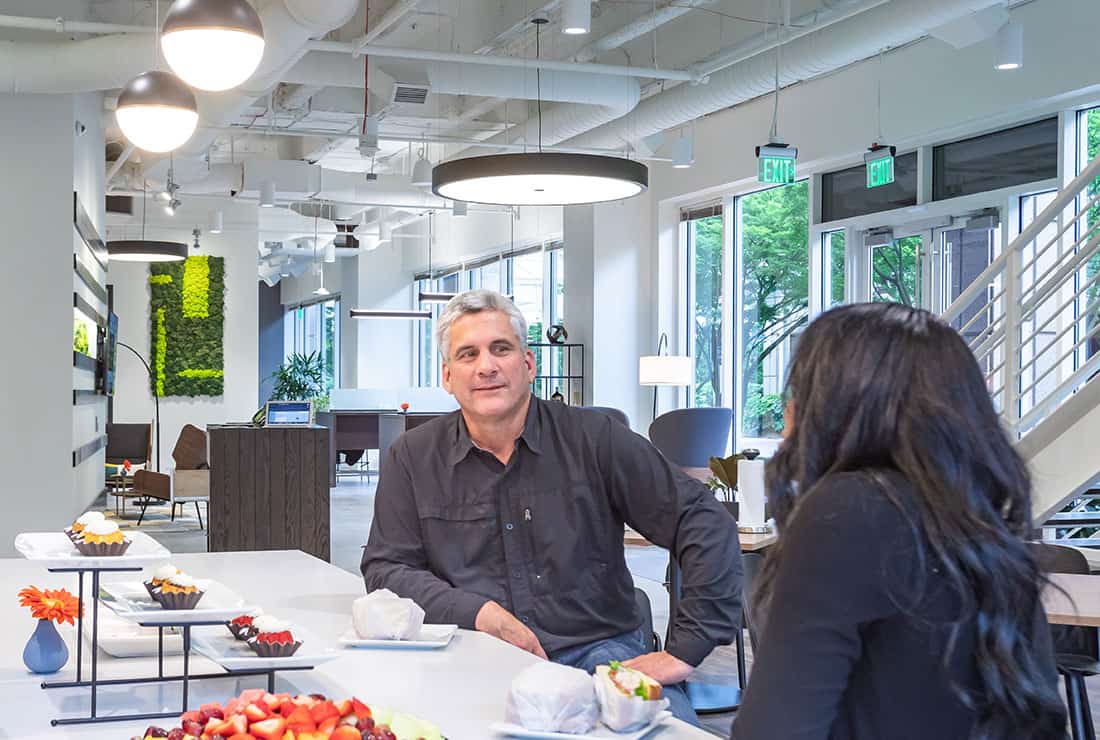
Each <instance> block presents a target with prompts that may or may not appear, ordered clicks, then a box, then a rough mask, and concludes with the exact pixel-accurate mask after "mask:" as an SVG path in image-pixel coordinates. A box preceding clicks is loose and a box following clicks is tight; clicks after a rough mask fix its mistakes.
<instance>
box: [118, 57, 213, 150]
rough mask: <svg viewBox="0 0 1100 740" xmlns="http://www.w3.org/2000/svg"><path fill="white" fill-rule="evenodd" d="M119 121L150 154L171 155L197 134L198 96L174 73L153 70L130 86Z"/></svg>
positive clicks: (120, 104)
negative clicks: (170, 153)
mask: <svg viewBox="0 0 1100 740" xmlns="http://www.w3.org/2000/svg"><path fill="white" fill-rule="evenodd" d="M115 120H117V121H118V125H119V128H121V129H122V133H123V134H125V135H126V138H127V139H129V140H130V142H131V143H132V144H133V145H134V146H136V147H137V148H139V149H144V150H145V151H147V152H170V151H172V150H173V149H175V148H177V147H179V146H180V145H182V144H183V143H184V142H186V141H187V140H188V139H190V138H191V134H193V133H195V127H196V126H197V125H198V122H199V109H198V105H197V104H196V103H195V94H194V93H192V92H191V89H190V88H188V87H187V85H185V84H183V81H182V80H180V78H178V77H176V76H175V75H174V74H172V73H170V72H160V71H157V70H153V71H150V72H145V73H144V74H140V75H138V76H137V77H135V78H134V79H132V80H130V81H129V82H128V83H126V87H124V88H123V89H122V94H121V95H119V96H118V105H117V107H116V108H115Z"/></svg>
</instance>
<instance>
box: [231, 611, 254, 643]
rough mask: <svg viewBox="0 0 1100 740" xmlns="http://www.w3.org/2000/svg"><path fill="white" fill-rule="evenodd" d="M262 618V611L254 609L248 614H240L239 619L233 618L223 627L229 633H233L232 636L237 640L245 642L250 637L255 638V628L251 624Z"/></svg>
mask: <svg viewBox="0 0 1100 740" xmlns="http://www.w3.org/2000/svg"><path fill="white" fill-rule="evenodd" d="M262 616H263V610H262V609H256V610H255V611H251V612H249V613H248V614H242V615H241V616H239V617H234V618H233V619H231V620H229V621H228V622H226V623H225V626H226V627H228V628H229V631H230V632H232V633H233V636H234V637H236V638H237V639H238V640H247V639H248V638H250V637H255V636H256V628H255V627H253V625H252V623H253V622H254V621H255V620H256V619H257V618H258V617H262Z"/></svg>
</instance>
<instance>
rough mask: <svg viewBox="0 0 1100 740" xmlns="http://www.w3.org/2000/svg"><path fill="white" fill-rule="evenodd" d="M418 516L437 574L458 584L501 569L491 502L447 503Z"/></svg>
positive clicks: (497, 523)
mask: <svg viewBox="0 0 1100 740" xmlns="http://www.w3.org/2000/svg"><path fill="white" fill-rule="evenodd" d="M419 516H420V528H421V533H422V535H423V538H424V542H425V551H426V553H427V556H428V563H429V565H430V567H431V569H432V572H434V573H435V574H436V575H439V576H442V577H443V578H445V579H446V580H448V581H450V583H451V584H452V585H453V586H458V587H460V588H461V587H464V586H465V587H469V586H471V585H473V583H475V582H478V581H481V580H482V579H484V578H485V576H486V575H487V574H488V573H491V572H494V571H495V570H499V569H500V563H501V562H502V561H503V559H504V558H503V552H502V547H501V541H500V518H499V516H498V514H497V507H496V506H494V505H493V504H492V503H486V502H483V503H462V504H447V505H443V506H436V507H431V508H426V509H421V511H420V514H419ZM502 572H503V571H502Z"/></svg>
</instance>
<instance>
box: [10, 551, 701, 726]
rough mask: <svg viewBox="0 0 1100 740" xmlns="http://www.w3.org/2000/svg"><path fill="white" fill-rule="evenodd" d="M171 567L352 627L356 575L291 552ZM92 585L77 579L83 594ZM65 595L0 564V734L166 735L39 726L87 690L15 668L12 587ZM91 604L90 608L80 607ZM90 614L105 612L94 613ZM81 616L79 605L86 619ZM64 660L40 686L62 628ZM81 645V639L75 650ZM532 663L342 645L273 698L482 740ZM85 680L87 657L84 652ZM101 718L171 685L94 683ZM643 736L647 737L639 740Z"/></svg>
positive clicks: (469, 644) (203, 692) (19, 566)
mask: <svg viewBox="0 0 1100 740" xmlns="http://www.w3.org/2000/svg"><path fill="white" fill-rule="evenodd" d="M172 562H173V564H175V565H178V566H179V567H180V568H182V569H183V570H185V571H187V572H188V573H191V574H192V575H194V576H196V577H199V578H215V579H217V580H219V581H221V582H222V583H224V584H226V585H227V586H229V587H230V588H232V589H233V590H234V591H236V592H237V593H239V594H240V595H241V596H242V597H244V598H245V599H247V600H248V601H250V602H254V603H256V604H259V605H260V606H262V607H263V608H264V610H265V611H266V612H267V613H268V614H272V615H275V616H277V617H280V618H284V619H286V620H288V621H290V622H291V623H293V624H298V625H301V626H302V627H305V628H306V629H308V630H309V631H310V632H312V633H313V634H315V635H318V636H322V637H323V639H326V641H329V642H331V644H332V645H333V646H337V647H338V645H337V642H336V640H337V638H338V637H339V635H340V634H341V633H343V631H344V630H345V629H346V628H347V627H348V625H349V624H350V622H351V604H352V601H354V600H355V599H356V598H358V597H359V596H361V595H362V594H363V593H364V587H363V581H362V579H361V578H359V577H358V576H355V575H352V574H351V573H348V572H347V571H344V570H341V569H340V568H337V567H335V566H333V565H330V564H328V563H326V562H324V561H321V560H318V559H316V558H314V557H311V556H309V555H306V554H305V553H302V552H299V551H296V550H295V551H279V552H243V553H203V554H192V555H176V556H174V557H173V558H172ZM134 577H135V574H133V573H130V574H126V573H123V574H113V575H111V574H105V575H104V576H103V578H104V580H109V579H110V580H133V579H134ZM90 581H91V578H90V577H89V576H86V577H85V589H86V590H88V589H90V587H91V585H90ZM28 585H35V586H38V587H39V588H67V589H68V590H69V591H71V592H72V593H74V594H75V593H76V576H75V575H72V574H56V573H49V572H47V571H46V570H45V569H44V568H42V567H41V566H40V565H36V564H35V563H32V562H29V561H26V560H12V559H0V628H2V629H3V634H4V638H3V639H2V640H0V738H20V739H21V740H31V739H32V738H42V739H43V740H45V739H49V740H61V739H62V738H104V739H105V740H110V739H114V738H117V739H118V740H128V738H130V737H132V736H133V735H137V734H138V733H140V732H142V731H143V730H144V729H145V728H146V727H148V726H149V725H150V724H157V725H160V726H163V727H165V728H168V729H170V728H171V727H173V726H175V723H173V722H172V721H171V720H152V721H139V722H112V723H105V724H95V725H70V726H63V727H51V726H50V720H51V719H54V718H56V717H62V716H76V715H86V714H87V713H88V697H89V693H90V690H89V689H88V688H74V689H49V690H44V689H42V688H40V684H41V681H42V677H40V676H34V675H32V674H30V673H29V672H28V671H27V670H26V668H25V667H24V665H23V658H22V653H23V646H24V645H25V644H26V641H27V639H28V638H29V637H30V635H31V632H33V631H34V627H35V622H34V620H33V619H32V618H31V615H30V611H29V610H28V609H26V608H24V607H20V606H19V604H18V600H17V599H16V594H17V593H18V591H19V589H20V588H22V587H24V586H28ZM89 604H90V601H89ZM100 608H101V609H107V607H105V606H102V605H101V606H100ZM86 617H87V618H89V619H90V618H91V613H90V610H89V612H88V614H87V615H86ZM62 634H63V635H64V636H65V638H66V642H67V643H68V646H69V652H70V660H69V665H68V666H66V667H65V668H64V669H63V670H62V671H61V673H59V674H57V675H55V676H51V677H48V680H72V678H73V677H74V670H75V669H74V665H75V663H74V662H75V659H76V649H75V648H76V645H75V643H74V641H73V640H74V639H75V630H74V629H73V628H70V627H67V626H65V627H62ZM85 644H86V645H87V643H85ZM536 660H537V658H535V657H534V656H532V655H529V654H527V653H525V652H523V651H521V650H519V649H517V648H514V647H512V646H511V645H508V644H506V643H504V642H501V641H499V640H496V639H495V638H492V637H489V636H488V635H484V634H481V633H478V632H468V631H465V630H460V631H459V632H458V634H457V635H455V638H454V640H453V641H452V642H451V644H450V645H449V646H448V647H447V648H445V649H442V650H431V651H413V650H408V651H402V650H377V651H375V650H350V649H349V650H344V651H343V654H342V655H341V657H340V658H339V659H337V660H334V661H332V662H329V663H325V664H323V665H321V666H319V667H317V668H316V669H314V670H312V671H288V672H286V673H282V674H277V676H276V686H275V690H276V692H281V691H286V692H290V693H295V694H297V693H306V694H309V693H323V694H326V695H328V696H329V697H330V698H334V699H342V698H346V697H350V696H356V697H358V698H359V699H361V700H362V701H364V702H366V703H368V704H380V705H384V706H389V707H392V708H394V709H395V710H400V711H405V712H409V713H411V714H414V715H417V716H419V717H423V718H424V719H427V720H430V721H432V722H434V723H436V724H437V725H439V727H440V728H441V730H442V732H443V734H444V735H446V736H447V737H448V738H449V739H450V740H488V738H491V737H492V734H491V733H490V732H489V730H488V729H487V728H488V726H489V725H490V724H492V723H493V722H497V721H500V720H502V719H503V718H504V706H505V702H506V699H507V695H508V688H509V685H510V683H511V680H512V677H513V676H515V674H516V673H517V672H518V671H520V670H521V669H522V668H524V667H526V666H527V665H530V664H531V663H533V662H535V661H536ZM84 664H85V678H87V676H88V666H90V659H89V656H88V655H87V650H85V655H84ZM191 670H192V672H196V673H207V672H215V671H217V670H219V669H218V667H217V666H216V665H215V664H213V663H211V662H210V661H208V660H206V659H205V658H202V657H199V656H196V655H194V654H193V655H192V659H191ZM165 671H166V672H169V673H179V672H181V671H182V664H181V659H180V658H179V657H170V658H166V659H165ZM149 675H156V659H155V658H130V659H117V658H112V657H110V656H108V655H106V654H105V653H103V652H102V651H101V652H100V661H99V677H100V678H124V677H134V676H149ZM265 687H266V678H265V677H263V676H251V677H244V678H241V679H239V680H234V679H229V678H220V679H210V680H204V681H196V682H192V684H191V699H190V705H191V706H190V707H189V708H192V709H195V708H198V706H199V705H200V704H202V703H205V702H209V701H219V702H224V701H226V700H228V699H229V698H231V697H233V696H235V695H237V694H239V693H240V692H241V691H243V690H244V689H249V688H265ZM98 695H99V707H98V713H99V714H100V715H105V714H109V713H111V712H125V713H131V712H157V711H170V710H175V709H178V708H179V705H180V701H181V694H180V686H179V684H178V683H176V684H166V685H157V684H147V685H138V686H125V687H104V688H100V690H99V694H98ZM649 738H653V739H655V740H658V739H659V740H668V739H669V738H698V739H700V740H701V739H703V738H708V739H711V740H712V739H713V736H712V735H710V734H708V733H706V732H704V731H703V730H699V729H696V728H693V727H691V726H689V725H687V724H685V723H683V722H680V721H678V720H671V721H670V722H669V723H668V724H666V725H665V726H663V727H662V728H661V729H660V730H659V731H657V732H654V733H653V734H652V735H650V736H649ZM647 740H648V739H647Z"/></svg>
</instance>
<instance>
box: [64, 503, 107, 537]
mask: <svg viewBox="0 0 1100 740" xmlns="http://www.w3.org/2000/svg"><path fill="white" fill-rule="evenodd" d="M104 519H106V517H105V516H103V512H102V511H86V512H84V513H83V514H81V515H80V517H79V518H78V519H77V520H76V521H75V522H73V523H72V526H70V527H69V528H68V529H66V530H65V534H66V535H68V536H69V539H70V540H72V541H73V542H74V543H75V542H78V541H80V539H81V538H82V537H83V536H84V534H83V533H84V528H85V527H87V526H88V525H89V524H92V523H94V522H102V521H104Z"/></svg>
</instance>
